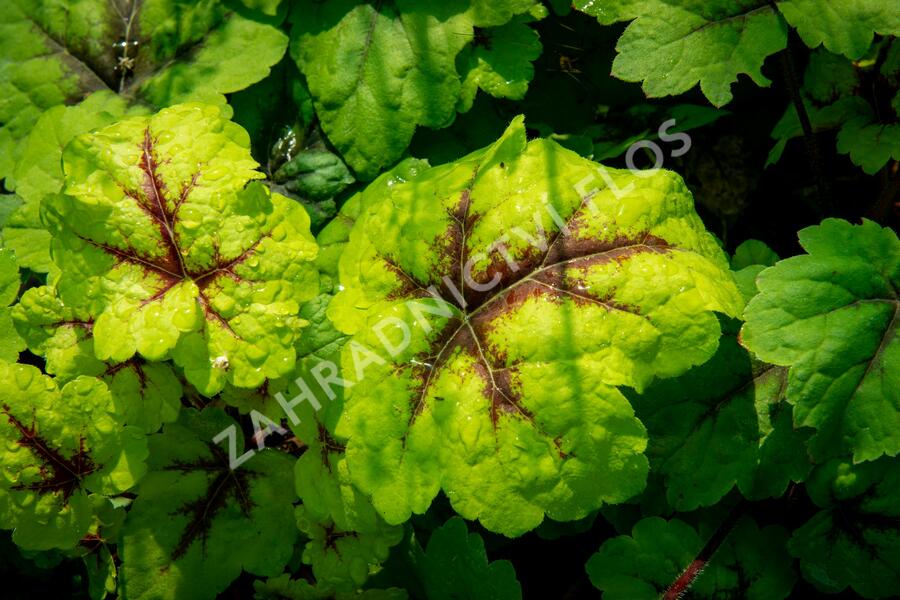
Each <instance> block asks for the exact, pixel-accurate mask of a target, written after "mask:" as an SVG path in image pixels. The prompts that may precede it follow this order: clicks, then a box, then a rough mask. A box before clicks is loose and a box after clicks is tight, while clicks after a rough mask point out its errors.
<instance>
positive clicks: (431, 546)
mask: <svg viewBox="0 0 900 600" xmlns="http://www.w3.org/2000/svg"><path fill="white" fill-rule="evenodd" d="M420 552H421V551H420ZM418 567H419V569H420V570H419V576H420V577H421V578H422V583H423V585H424V586H425V591H426V593H427V595H428V598H433V599H434V600H443V599H448V600H449V599H450V598H495V599H496V600H507V599H511V600H515V599H519V598H521V597H522V589H521V587H520V586H519V581H518V580H517V579H516V571H515V569H513V566H512V563H510V562H509V561H508V560H495V561H493V562H488V558H487V553H486V552H485V550H484V541H483V540H482V539H481V536H480V535H478V534H477V533H469V531H468V529H467V527H466V522H465V521H463V520H462V519H460V518H459V517H453V518H452V519H450V520H449V521H447V522H446V523H444V524H443V525H442V526H440V527H439V528H437V529H435V530H434V532H432V534H431V537H430V538H429V540H428V547H427V549H426V550H425V552H424V553H423V554H422V556H421V558H420V559H419V561H418Z"/></svg>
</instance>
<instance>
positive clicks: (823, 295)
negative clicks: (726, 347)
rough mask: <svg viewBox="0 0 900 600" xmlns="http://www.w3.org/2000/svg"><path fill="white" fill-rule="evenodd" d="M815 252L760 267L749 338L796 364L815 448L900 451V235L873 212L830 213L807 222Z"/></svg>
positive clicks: (799, 407)
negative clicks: (857, 219)
mask: <svg viewBox="0 0 900 600" xmlns="http://www.w3.org/2000/svg"><path fill="white" fill-rule="evenodd" d="M799 237H800V244H801V245H802V246H803V248H804V249H805V250H806V251H807V252H808V254H804V255H802V256H795V257H792V258H788V259H786V260H783V261H781V262H779V263H777V264H776V265H775V266H774V267H770V268H768V269H766V270H765V271H763V272H762V273H760V275H759V277H758V278H757V285H758V287H759V290H760V293H759V295H758V296H756V297H755V298H754V299H753V300H751V301H750V303H749V304H748V305H747V309H746V311H745V312H744V319H745V320H746V323H745V325H744V327H743V331H742V334H741V335H742V343H743V344H744V345H745V346H746V347H747V348H748V349H750V350H751V351H752V352H754V353H755V354H756V355H757V356H759V357H760V358H761V359H762V360H765V361H767V362H770V363H773V364H776V365H781V366H789V367H790V373H789V378H788V385H787V389H786V395H787V399H788V400H789V401H790V402H791V403H792V404H793V405H794V423H795V425H797V426H809V427H814V428H815V429H816V430H817V431H816V435H815V436H814V437H813V438H812V439H811V440H810V445H809V448H810V451H811V453H812V454H813V456H815V457H829V456H836V455H840V454H841V453H843V452H849V453H852V455H853V458H854V460H856V461H865V460H873V459H876V458H878V457H879V456H882V455H888V456H896V455H897V454H898V453H900V433H898V431H900V341H898V339H897V337H896V326H897V313H898V312H900V301H898V299H897V290H898V287H900V241H898V240H897V235H896V234H895V233H894V232H893V231H891V230H890V229H887V228H882V227H879V226H878V225H877V224H875V223H873V222H872V221H864V222H863V224H862V225H851V224H850V223H847V222H846V221H842V220H839V219H826V220H825V221H823V222H822V223H821V224H820V225H817V226H813V227H807V228H806V229H803V230H802V231H800V234H799Z"/></svg>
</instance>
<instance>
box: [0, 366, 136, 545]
mask: <svg viewBox="0 0 900 600" xmlns="http://www.w3.org/2000/svg"><path fill="white" fill-rule="evenodd" d="M0 382H2V385H3V390H4V397H3V404H2V409H0V410H2V414H3V427H2V429H0V438H2V440H3V448H4V450H3V461H2V462H3V466H4V469H3V477H2V479H0V524H2V527H4V528H6V529H13V528H14V532H13V540H14V541H15V542H16V544H18V545H19V546H21V547H23V548H28V549H35V550H45V549H49V548H72V547H74V546H75V545H76V544H77V543H78V542H79V541H80V540H81V539H82V537H83V536H85V534H87V533H88V530H89V528H90V527H91V526H92V524H93V520H94V509H95V504H94V502H92V500H91V499H90V498H89V497H88V494H89V493H90V492H95V493H98V494H108V495H112V494H116V493H119V492H124V491H126V490H128V489H129V488H131V487H132V486H133V485H134V484H135V483H136V482H137V480H138V479H140V477H141V476H142V475H143V473H144V470H145V466H144V460H145V459H146V458H147V442H146V439H145V437H144V435H143V433H142V432H140V431H139V430H137V429H135V428H131V427H122V426H121V425H120V424H119V422H118V420H117V419H116V418H115V417H114V415H113V412H114V411H113V406H112V399H111V397H110V394H109V391H108V390H107V389H106V385H105V384H103V382H101V381H99V380H97V379H94V378H91V377H79V378H77V379H75V380H73V381H70V382H69V383H67V384H66V385H65V386H63V387H62V389H60V388H59V387H58V386H57V384H56V381H54V380H53V379H51V378H50V377H47V376H45V375H42V374H41V373H40V372H39V371H38V370H37V369H35V368H34V367H31V366H26V365H10V364H7V363H2V362H0Z"/></svg>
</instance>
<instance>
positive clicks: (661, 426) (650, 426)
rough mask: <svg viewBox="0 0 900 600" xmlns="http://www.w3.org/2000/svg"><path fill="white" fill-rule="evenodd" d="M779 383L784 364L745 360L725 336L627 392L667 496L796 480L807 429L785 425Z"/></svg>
mask: <svg viewBox="0 0 900 600" xmlns="http://www.w3.org/2000/svg"><path fill="white" fill-rule="evenodd" d="M734 329H735V333H736V329H737V327H735V328H734ZM786 383H787V370H786V369H783V368H781V367H773V366H772V365H766V364H759V363H758V361H753V360H752V358H751V356H750V355H749V353H748V352H747V351H746V350H744V349H743V348H741V347H740V346H739V345H738V343H737V339H736V338H735V337H734V336H726V337H724V338H723V339H722V341H721V343H720V345H719V349H718V351H717V352H716V354H715V356H713V358H712V359H710V360H709V361H708V362H706V363H704V364H703V365H701V366H699V367H695V368H694V369H692V370H690V371H688V372H687V373H686V374H684V375H682V376H681V377H678V378H675V379H664V380H661V381H659V382H657V383H655V384H653V385H652V386H650V388H648V390H647V391H646V392H645V393H644V394H642V395H640V396H636V397H635V398H633V400H632V404H634V406H635V411H636V412H637V416H638V418H640V419H641V422H642V423H644V425H645V426H646V427H647V430H648V433H649V436H650V443H649V446H648V448H647V455H648V457H649V458H650V469H651V471H653V472H655V473H656V474H657V475H661V476H662V477H663V478H664V484H665V490H666V496H667V499H668V501H669V504H671V505H672V506H673V507H674V508H675V509H676V510H679V511H689V510H693V509H695V508H698V507H700V506H711V505H713V504H715V503H716V502H718V501H719V500H720V499H721V498H722V497H723V496H724V495H725V494H727V493H728V492H729V491H730V490H731V489H732V488H733V487H734V486H735V485H737V486H738V488H739V489H740V490H741V492H742V493H743V494H744V495H745V496H747V497H749V498H751V499H759V498H765V497H771V496H781V495H782V494H783V493H784V491H785V489H786V488H787V485H788V483H790V481H792V480H793V481H802V480H803V478H804V477H805V476H806V474H807V473H808V472H809V469H810V464H809V460H808V458H807V456H806V448H805V445H804V442H805V441H806V439H807V438H808V437H809V433H808V432H803V433H801V432H796V431H794V429H793V423H792V420H791V405H790V404H787V403H786V402H785V401H784V388H785V386H786ZM711 449H714V451H711Z"/></svg>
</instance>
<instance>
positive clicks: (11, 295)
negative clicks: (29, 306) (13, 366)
mask: <svg viewBox="0 0 900 600" xmlns="http://www.w3.org/2000/svg"><path fill="white" fill-rule="evenodd" d="M20 285H21V279H20V278H19V266H18V264H16V256H15V254H13V252H12V251H11V250H8V249H7V248H3V247H0V361H6V362H15V361H16V360H17V359H18V358H19V352H21V351H22V350H24V349H25V342H24V341H23V340H22V338H21V337H19V334H18V333H17V332H16V328H15V327H14V326H13V320H12V310H11V309H10V308H9V305H10V304H12V303H13V302H15V301H16V298H17V297H18V295H19V287H20Z"/></svg>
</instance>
